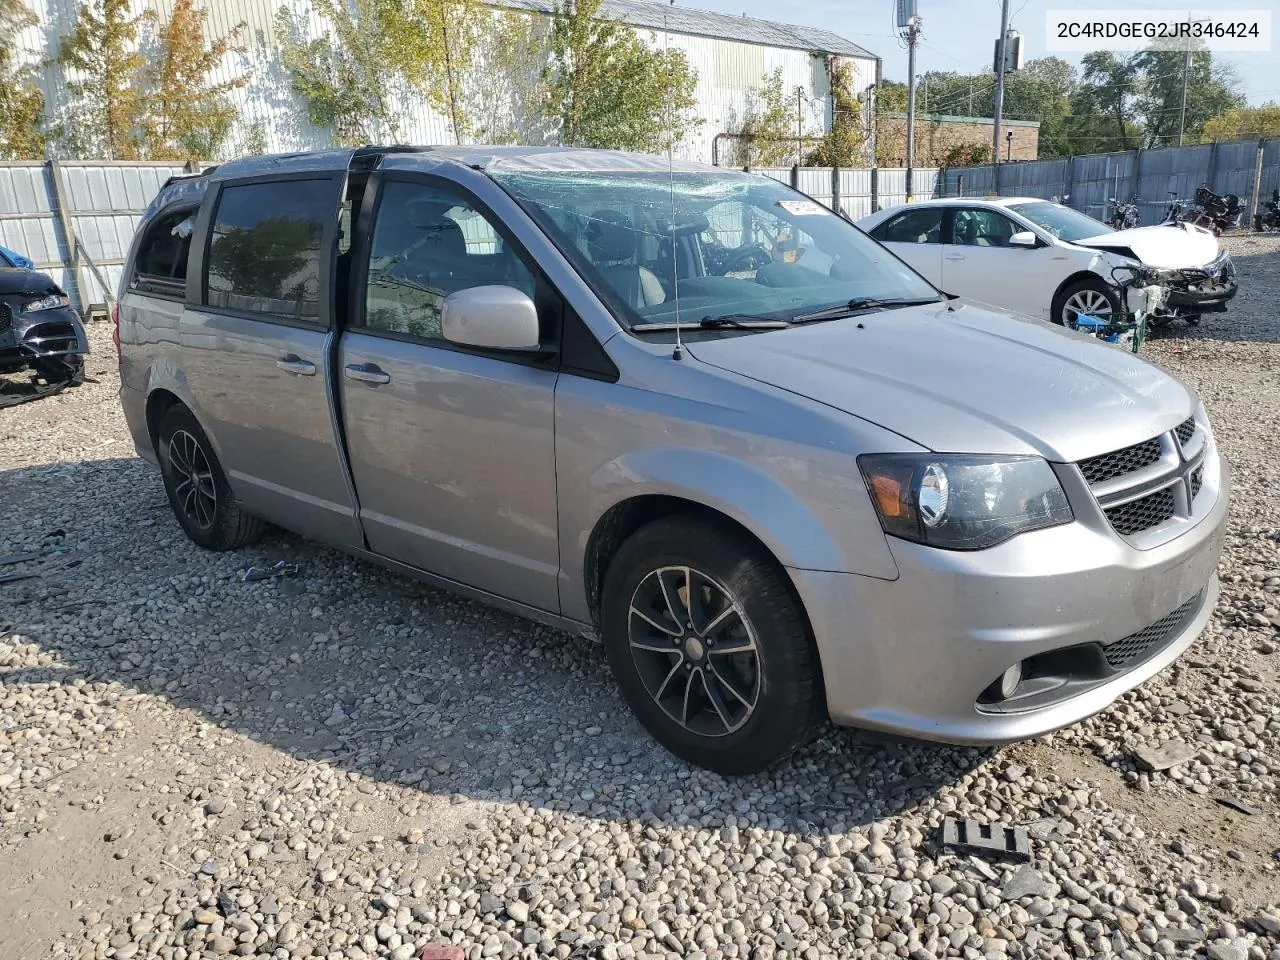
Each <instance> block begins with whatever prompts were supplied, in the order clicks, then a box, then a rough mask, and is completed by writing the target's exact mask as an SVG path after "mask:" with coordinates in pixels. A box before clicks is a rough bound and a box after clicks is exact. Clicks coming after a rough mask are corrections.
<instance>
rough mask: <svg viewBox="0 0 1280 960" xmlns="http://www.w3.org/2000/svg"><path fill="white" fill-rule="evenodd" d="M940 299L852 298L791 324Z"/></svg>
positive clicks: (914, 305)
mask: <svg viewBox="0 0 1280 960" xmlns="http://www.w3.org/2000/svg"><path fill="white" fill-rule="evenodd" d="M941 302H942V300H941V297H915V298H902V299H896V300H895V299H893V298H892V297H889V298H885V299H881V298H879V297H854V298H853V299H852V300H850V301H848V302H847V303H838V304H836V305H835V306H834V307H827V308H826V309H825V310H815V311H813V312H812V313H802V314H800V315H799V316H795V317H792V318H791V322H792V323H810V322H812V321H814V320H839V319H840V318H841V317H848V316H852V315H853V314H855V313H858V312H860V311H862V310H881V309H884V310H888V309H892V308H895V307H920V306H924V305H925V304H926V303H941Z"/></svg>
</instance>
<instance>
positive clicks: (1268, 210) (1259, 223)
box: [1253, 190, 1280, 233]
mask: <svg viewBox="0 0 1280 960" xmlns="http://www.w3.org/2000/svg"><path fill="white" fill-rule="evenodd" d="M1262 206H1263V210H1262V211H1261V212H1260V213H1255V214H1254V215H1253V228H1254V229H1255V230H1257V231H1258V232H1259V233H1265V232H1266V231H1268V230H1276V229H1280V190H1272V191H1271V199H1270V200H1268V201H1266V202H1265V203H1264V204H1263V205H1262Z"/></svg>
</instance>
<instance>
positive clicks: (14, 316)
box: [0, 288, 89, 406]
mask: <svg viewBox="0 0 1280 960" xmlns="http://www.w3.org/2000/svg"><path fill="white" fill-rule="evenodd" d="M55 289H56V288H55ZM88 352H89V340H88V338H87V337H86V336H85V332H84V326H83V324H82V323H81V322H80V317H79V315H78V314H77V313H76V311H75V310H74V309H73V308H72V307H71V306H70V305H69V304H68V303H67V302H66V297H65V295H63V294H62V292H61V291H58V292H57V293H53V294H44V295H42V296H39V297H33V296H32V295H31V294H29V293H21V294H4V295H0V374H8V375H12V374H19V375H21V374H23V373H28V374H30V382H29V383H19V384H14V383H13V382H4V383H0V387H2V388H3V389H0V397H3V398H4V399H5V400H6V401H8V402H6V403H5V404H4V405H6V406H7V405H9V402H23V401H24V400H30V399H35V398H36V397H38V396H42V395H43V394H44V393H47V392H53V391H55V390H60V389H62V388H63V387H66V386H71V385H74V384H75V383H77V382H79V380H80V378H81V376H82V373H83V370H84V357H85V355H86V354H87V353H88Z"/></svg>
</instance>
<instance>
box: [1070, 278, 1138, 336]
mask: <svg viewBox="0 0 1280 960" xmlns="http://www.w3.org/2000/svg"><path fill="white" fill-rule="evenodd" d="M1082 313H1083V314H1087V315H1089V316H1093V317H1097V318H1098V319H1100V320H1108V321H1110V320H1112V319H1115V318H1119V317H1120V316H1121V315H1122V314H1123V313H1124V306H1123V304H1121V302H1120V295H1119V294H1118V293H1116V291H1115V290H1113V289H1112V288H1111V287H1109V286H1108V285H1107V284H1106V283H1104V282H1103V281H1102V280H1101V279H1088V278H1086V279H1083V280H1077V281H1076V282H1075V283H1072V284H1070V285H1069V286H1067V287H1066V288H1064V289H1063V290H1062V292H1061V293H1059V294H1058V296H1057V297H1056V298H1055V299H1054V301H1053V322H1054V323H1056V324H1058V325H1059V326H1063V327H1070V328H1071V329H1075V326H1076V317H1077V316H1078V315H1080V314H1082Z"/></svg>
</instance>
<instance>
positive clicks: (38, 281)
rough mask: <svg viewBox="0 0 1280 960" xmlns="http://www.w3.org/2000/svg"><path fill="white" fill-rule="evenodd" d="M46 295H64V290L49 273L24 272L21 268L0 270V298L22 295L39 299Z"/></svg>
mask: <svg viewBox="0 0 1280 960" xmlns="http://www.w3.org/2000/svg"><path fill="white" fill-rule="evenodd" d="M46 293H62V288H60V287H59V286H58V285H57V284H56V283H54V282H53V278H52V277H50V276H49V275H48V274H47V273H39V272H37V271H35V270H23V269H22V268H21V267H10V268H6V269H0V296H2V295H5V294H20V295H22V296H27V295H30V296H37V297H39V296H44V295H45V294H46Z"/></svg>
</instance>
